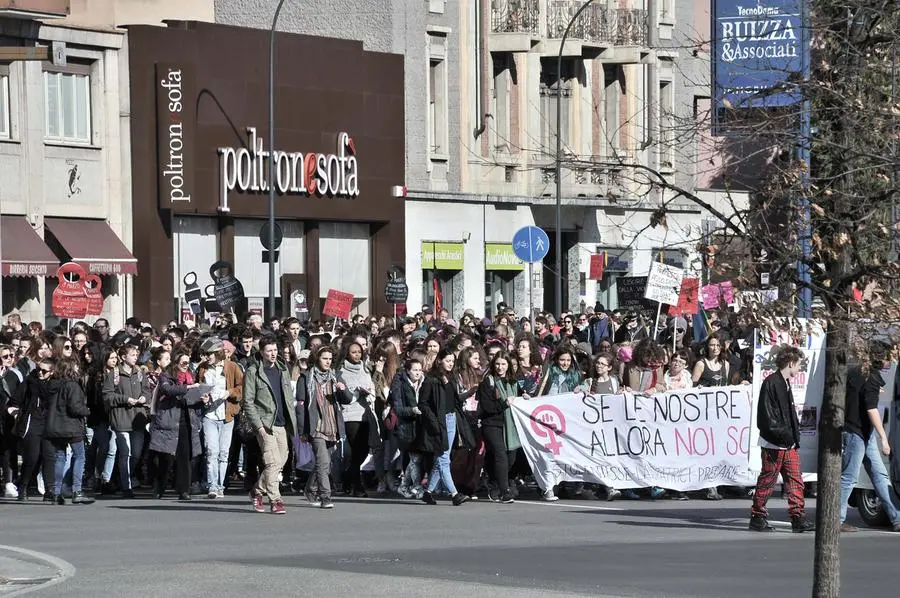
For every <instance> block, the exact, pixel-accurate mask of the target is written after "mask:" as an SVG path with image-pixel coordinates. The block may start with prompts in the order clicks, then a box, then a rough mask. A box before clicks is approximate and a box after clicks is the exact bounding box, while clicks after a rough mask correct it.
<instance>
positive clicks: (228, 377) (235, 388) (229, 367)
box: [197, 360, 244, 423]
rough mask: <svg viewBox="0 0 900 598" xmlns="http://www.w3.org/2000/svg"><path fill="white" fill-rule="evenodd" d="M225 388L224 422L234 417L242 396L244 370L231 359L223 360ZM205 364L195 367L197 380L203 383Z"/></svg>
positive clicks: (239, 406) (237, 411)
mask: <svg viewBox="0 0 900 598" xmlns="http://www.w3.org/2000/svg"><path fill="white" fill-rule="evenodd" d="M222 363H224V370H223V371H224V374H225V388H226V389H227V390H228V398H227V399H226V400H225V423H228V422H230V421H231V420H233V419H234V416H235V415H237V414H238V413H240V411H241V398H242V397H243V396H244V371H243V370H242V369H241V366H239V365H238V364H236V363H235V362H233V361H231V360H225V361H224V362H222ZM206 370H207V366H205V365H201V366H200V367H199V368H198V369H197V381H198V382H200V384H203V381H204V380H206Z"/></svg>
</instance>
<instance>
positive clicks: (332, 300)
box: [322, 289, 353, 320]
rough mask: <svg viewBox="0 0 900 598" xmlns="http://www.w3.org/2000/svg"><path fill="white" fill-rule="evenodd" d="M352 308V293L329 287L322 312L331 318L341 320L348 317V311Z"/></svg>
mask: <svg viewBox="0 0 900 598" xmlns="http://www.w3.org/2000/svg"><path fill="white" fill-rule="evenodd" d="M352 310H353V294H352V293H345V292H343V291H336V290H334V289H331V290H329V291H328V295H327V296H326V297H325V307H323V308H322V313H323V314H325V315H326V316H331V317H332V318H340V319H342V320H349V319H350V312H351V311H352Z"/></svg>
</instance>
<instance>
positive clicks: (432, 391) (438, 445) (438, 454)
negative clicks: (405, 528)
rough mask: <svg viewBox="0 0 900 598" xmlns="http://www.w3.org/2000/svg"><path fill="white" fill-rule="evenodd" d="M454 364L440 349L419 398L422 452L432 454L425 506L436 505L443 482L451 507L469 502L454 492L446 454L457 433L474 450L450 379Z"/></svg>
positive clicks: (460, 494) (444, 350)
mask: <svg viewBox="0 0 900 598" xmlns="http://www.w3.org/2000/svg"><path fill="white" fill-rule="evenodd" d="M455 362H456V356H455V355H454V354H453V353H452V352H451V351H449V350H447V349H441V351H440V352H439V353H438V354H437V358H436V359H435V361H434V366H433V367H432V368H431V372H429V374H428V377H427V378H426V379H425V382H424V383H423V384H422V390H421V392H420V394H419V409H420V410H421V411H422V426H423V428H424V435H423V436H422V448H423V450H426V451H428V452H431V453H434V457H435V459H434V467H433V468H432V470H431V475H430V476H429V478H428V489H427V490H426V491H425V493H424V494H423V495H422V501H423V502H425V503H426V504H429V505H435V504H437V501H435V499H434V492H435V490H437V486H438V482H443V484H444V486H445V487H446V488H447V490H448V491H449V492H450V495H451V496H452V497H453V504H454V505H456V506H459V505H461V504H463V503H464V502H466V501H467V500H469V497H468V496H466V495H465V494H462V493H461V492H457V491H456V486H455V485H454V483H453V476H452V475H451V473H450V450H451V449H452V448H453V446H454V445H455V443H456V437H457V433H458V434H459V438H460V441H461V442H462V444H463V445H464V446H466V447H467V448H470V449H471V448H474V447H475V436H474V434H473V433H472V429H471V428H469V426H468V423H467V422H466V419H465V417H464V416H463V415H462V413H461V408H462V401H461V400H460V397H459V390H458V389H457V386H456V381H455V380H454V379H453V365H454V363H455Z"/></svg>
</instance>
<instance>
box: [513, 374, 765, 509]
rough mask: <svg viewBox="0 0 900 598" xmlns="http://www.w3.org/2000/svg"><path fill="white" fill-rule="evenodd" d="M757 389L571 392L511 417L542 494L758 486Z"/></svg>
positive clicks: (520, 405) (518, 406)
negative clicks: (753, 436) (600, 488)
mask: <svg viewBox="0 0 900 598" xmlns="http://www.w3.org/2000/svg"><path fill="white" fill-rule="evenodd" d="M750 403H751V396H750V387H749V386H747V385H743V386H724V387H717V388H703V389H700V388H696V389H687V390H678V391H670V392H666V393H659V394H655V395H652V396H644V395H636V394H633V393H625V394H619V395H582V394H579V393H570V394H565V395H557V396H551V397H541V398H539V399H531V400H525V399H520V400H516V401H514V402H513V404H512V415H513V420H514V421H515V425H516V430H517V431H518V433H519V438H520V440H521V441H522V446H523V448H524V450H525V455H526V456H527V457H528V462H529V464H530V465H531V469H532V471H533V472H534V475H535V478H536V479H537V481H538V482H539V483H540V485H541V487H542V488H551V487H553V486H554V485H556V484H558V483H560V482H588V483H596V484H604V485H607V486H610V487H612V488H616V489H624V488H646V487H649V486H660V487H662V488H670V489H672V490H678V491H682V492H683V491H688V490H701V489H703V488H711V487H713V486H718V485H732V486H745V485H753V482H754V480H753V479H752V478H751V476H750V474H749V470H748V453H749V450H750V427H751V420H750V417H751V409H750Z"/></svg>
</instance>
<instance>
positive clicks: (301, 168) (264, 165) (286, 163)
mask: <svg viewBox="0 0 900 598" xmlns="http://www.w3.org/2000/svg"><path fill="white" fill-rule="evenodd" d="M247 141H248V143H247V147H240V148H233V147H220V148H219V149H218V152H219V172H220V176H221V180H220V188H221V196H220V198H219V210H220V211H222V212H228V211H229V207H228V193H229V192H231V191H234V190H238V191H242V192H244V193H268V191H269V185H270V184H274V185H275V190H276V191H277V192H278V193H280V194H282V195H285V194H299V195H307V196H312V195H315V196H318V197H323V196H331V197H348V198H353V197H357V196H358V195H359V163H358V162H357V159H356V145H355V144H354V143H353V138H352V137H350V135H348V134H347V133H339V134H338V135H337V150H336V151H335V153H333V154H329V153H323V152H315V151H311V152H307V153H303V152H284V151H279V150H275V151H270V150H266V149H265V147H264V145H263V140H262V138H261V137H258V136H257V133H256V128H255V127H247ZM273 160H274V163H275V164H274V165H275V171H274V175H275V180H274V181H269V180H268V179H269V167H270V163H271V162H272V161H273Z"/></svg>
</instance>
